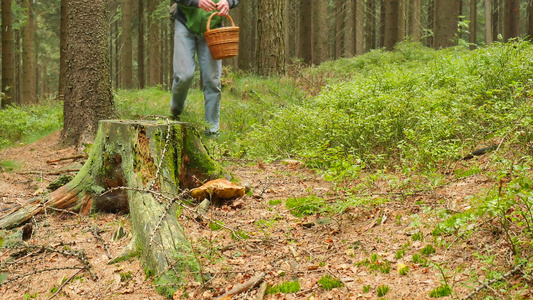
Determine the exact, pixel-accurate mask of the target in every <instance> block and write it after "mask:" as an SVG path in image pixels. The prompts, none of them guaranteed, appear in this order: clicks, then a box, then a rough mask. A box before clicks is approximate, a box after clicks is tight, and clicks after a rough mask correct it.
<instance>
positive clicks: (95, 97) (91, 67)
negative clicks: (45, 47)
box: [62, 0, 115, 145]
mask: <svg viewBox="0 0 533 300" xmlns="http://www.w3.org/2000/svg"><path fill="white" fill-rule="evenodd" d="M68 18H69V20H70V22H69V34H68V49H67V57H66V58H67V62H68V65H67V69H66V74H65V80H66V87H65V95H64V98H65V99H64V104H63V119H64V125H63V132H62V136H63V140H64V142H65V143H66V144H69V145H81V143H88V142H92V140H93V138H94V134H95V133H96V130H97V129H98V121H99V120H102V119H109V118H111V117H113V116H114V115H115V111H114V103H113V95H112V94H111V85H110V83H111V79H110V74H109V52H108V51H109V48H108V45H107V36H108V27H107V22H106V5H105V0H95V1H89V2H85V1H83V0H69V3H68Z"/></svg>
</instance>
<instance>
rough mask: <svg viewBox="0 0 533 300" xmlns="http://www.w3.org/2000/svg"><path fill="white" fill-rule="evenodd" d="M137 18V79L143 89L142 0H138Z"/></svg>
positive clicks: (144, 82)
mask: <svg viewBox="0 0 533 300" xmlns="http://www.w3.org/2000/svg"><path fill="white" fill-rule="evenodd" d="M137 19H138V22H139V25H138V36H137V79H138V81H139V88H140V89H144V86H145V84H146V77H145V72H144V51H145V49H144V0H139V9H138V15H137Z"/></svg>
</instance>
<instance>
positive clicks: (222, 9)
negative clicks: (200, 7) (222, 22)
mask: <svg viewBox="0 0 533 300" xmlns="http://www.w3.org/2000/svg"><path fill="white" fill-rule="evenodd" d="M217 9H218V10H219V12H218V14H217V15H219V16H222V17H226V16H227V15H228V13H229V3H228V0H220V2H218V3H217Z"/></svg>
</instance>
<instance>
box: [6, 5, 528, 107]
mask: <svg viewBox="0 0 533 300" xmlns="http://www.w3.org/2000/svg"><path fill="white" fill-rule="evenodd" d="M72 2H74V3H75V2H76V0H71V4H72ZM103 2H104V4H105V8H106V11H107V15H106V22H107V24H108V30H107V29H106V30H105V32H106V33H105V34H106V36H108V47H109V59H110V60H109V69H110V76H111V80H112V87H113V89H115V90H118V89H132V88H139V89H142V88H144V87H151V86H160V87H162V88H165V89H168V88H169V86H170V84H171V77H172V70H171V66H172V63H171V60H172V45H173V42H172V39H173V34H172V26H171V24H170V23H171V22H170V20H169V16H168V9H169V6H170V2H165V1H163V2H159V1H154V0H138V1H133V0H124V1H114V0H110V1H103ZM67 3H68V2H67V0H63V1H30V0H24V1H9V0H3V1H2V27H3V28H4V29H5V30H3V31H2V45H3V46H2V92H3V93H4V97H3V98H2V99H3V100H2V107H3V108H4V107H6V106H7V105H9V104H13V103H14V104H18V105H25V104H29V103H37V102H38V101H39V100H42V99H48V98H54V97H56V96H58V97H59V98H61V96H60V95H62V92H61V86H60V84H61V83H62V82H65V80H64V72H65V68H66V67H65V59H66V55H64V51H66V42H67V39H66V36H67V25H66V23H67V19H68V18H69V17H70V18H71V19H76V16H69V15H68V13H67V10H66V9H65V7H67ZM75 5H77V4H73V6H75ZM79 5H80V6H83V2H80V3H79ZM62 7H63V9H62ZM532 11H533V8H532V5H531V1H529V0H481V1H480V0H477V1H475V0H471V1H466V0H373V1H365V0H350V1H339V0H336V1H333V0H329V1H318V0H315V1H284V0H269V1H255V0H243V1H241V3H240V5H239V6H238V8H236V9H234V10H232V13H231V15H232V16H233V18H234V19H235V23H236V24H237V25H238V26H239V27H240V29H241V32H240V50H239V55H238V56H237V58H234V59H231V60H228V61H226V62H225V65H227V66H229V67H231V68H232V69H234V70H243V71H252V72H257V73H258V74H260V75H268V74H282V73H284V72H285V70H286V66H287V65H291V64H294V63H296V62H302V63H304V64H307V65H309V64H314V65H318V64H320V63H322V62H324V61H328V60H334V59H338V58H341V57H353V56H354V55H360V54H363V53H366V52H368V51H371V50H372V49H379V48H385V49H387V50H392V49H393V47H394V45H395V44H396V43H397V42H400V41H402V40H406V39H408V40H411V41H415V42H421V43H422V44H423V45H425V46H427V47H433V48H436V49H439V48H442V47H448V46H452V45H457V44H458V43H461V42H468V43H470V45H471V47H472V48H474V47H475V46H476V45H483V44H490V43H491V42H492V41H507V40H509V39H511V38H514V37H519V36H522V37H524V36H528V35H531V32H533V19H532V18H531V17H530V16H531V15H532V13H531V12H532ZM436 12H437V13H436ZM62 21H63V25H62V23H61V22H62ZM267 23H268V24H267ZM265 37H267V38H265ZM262 43H263V44H262ZM267 52H268V53H267ZM61 53H63V55H61ZM272 53H274V55H271V54H272ZM61 57H63V59H62V58H61ZM272 57H273V58H272Z"/></svg>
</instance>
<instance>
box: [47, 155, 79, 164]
mask: <svg viewBox="0 0 533 300" xmlns="http://www.w3.org/2000/svg"><path fill="white" fill-rule="evenodd" d="M87 157H88V156H87V155H86V154H81V155H74V156H69V157H60V158H56V159H51V160H49V161H47V162H46V163H48V164H52V163H56V162H60V161H62V160H69V159H78V158H87Z"/></svg>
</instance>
